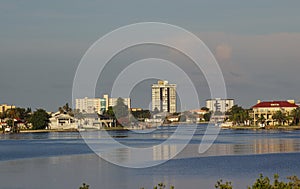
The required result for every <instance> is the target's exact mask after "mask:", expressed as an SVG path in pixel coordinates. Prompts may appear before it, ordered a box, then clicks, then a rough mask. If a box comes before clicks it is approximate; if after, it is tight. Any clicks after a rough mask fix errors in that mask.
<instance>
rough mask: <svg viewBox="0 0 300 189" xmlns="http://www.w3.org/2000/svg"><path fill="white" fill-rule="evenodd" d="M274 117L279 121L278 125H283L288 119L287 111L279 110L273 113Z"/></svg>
mask: <svg viewBox="0 0 300 189" xmlns="http://www.w3.org/2000/svg"><path fill="white" fill-rule="evenodd" d="M272 118H273V119H274V120H275V121H277V122H278V125H279V126H280V125H282V124H283V123H284V122H286V121H288V117H287V115H286V114H285V113H283V112H282V111H280V110H278V111H277V112H275V113H274V114H273V115H272Z"/></svg>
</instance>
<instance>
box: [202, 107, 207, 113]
mask: <svg viewBox="0 0 300 189" xmlns="http://www.w3.org/2000/svg"><path fill="white" fill-rule="evenodd" d="M201 110H204V111H207V112H208V111H209V108H207V107H202V108H201Z"/></svg>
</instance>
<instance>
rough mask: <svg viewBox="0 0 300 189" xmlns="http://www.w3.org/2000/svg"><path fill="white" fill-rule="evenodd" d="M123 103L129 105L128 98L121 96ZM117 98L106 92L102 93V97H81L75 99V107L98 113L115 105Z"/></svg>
mask: <svg viewBox="0 0 300 189" xmlns="http://www.w3.org/2000/svg"><path fill="white" fill-rule="evenodd" d="M122 99H123V100H124V104H125V105H127V106H128V108H130V107H131V99H130V98H122ZM117 101H118V98H109V96H108V95H107V94H105V95H103V98H88V97H85V98H81V99H76V100H75V103H76V105H75V109H77V110H79V111H80V112H83V113H98V114H102V113H103V112H104V111H105V110H108V107H110V106H112V107H113V106H115V105H116V104H117Z"/></svg>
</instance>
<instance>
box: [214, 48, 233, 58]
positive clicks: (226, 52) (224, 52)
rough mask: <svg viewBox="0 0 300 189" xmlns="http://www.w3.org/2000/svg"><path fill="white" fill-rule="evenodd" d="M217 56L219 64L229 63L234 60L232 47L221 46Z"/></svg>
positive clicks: (216, 52)
mask: <svg viewBox="0 0 300 189" xmlns="http://www.w3.org/2000/svg"><path fill="white" fill-rule="evenodd" d="M215 56H216V59H217V60H218V61H219V62H228V61H231V58H232V47H230V46H229V45H227V44H220V45H218V46H217V47H216V49H215Z"/></svg>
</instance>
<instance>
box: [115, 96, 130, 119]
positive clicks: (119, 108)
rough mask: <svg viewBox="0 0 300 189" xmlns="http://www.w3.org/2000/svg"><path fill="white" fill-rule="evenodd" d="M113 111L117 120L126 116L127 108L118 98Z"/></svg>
mask: <svg viewBox="0 0 300 189" xmlns="http://www.w3.org/2000/svg"><path fill="white" fill-rule="evenodd" d="M113 111H114V113H115V116H116V118H117V119H119V118H121V117H126V116H128V113H129V112H128V106H127V105H126V104H125V103H124V99H122V98H118V99H117V103H116V105H115V106H114V107H113Z"/></svg>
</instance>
